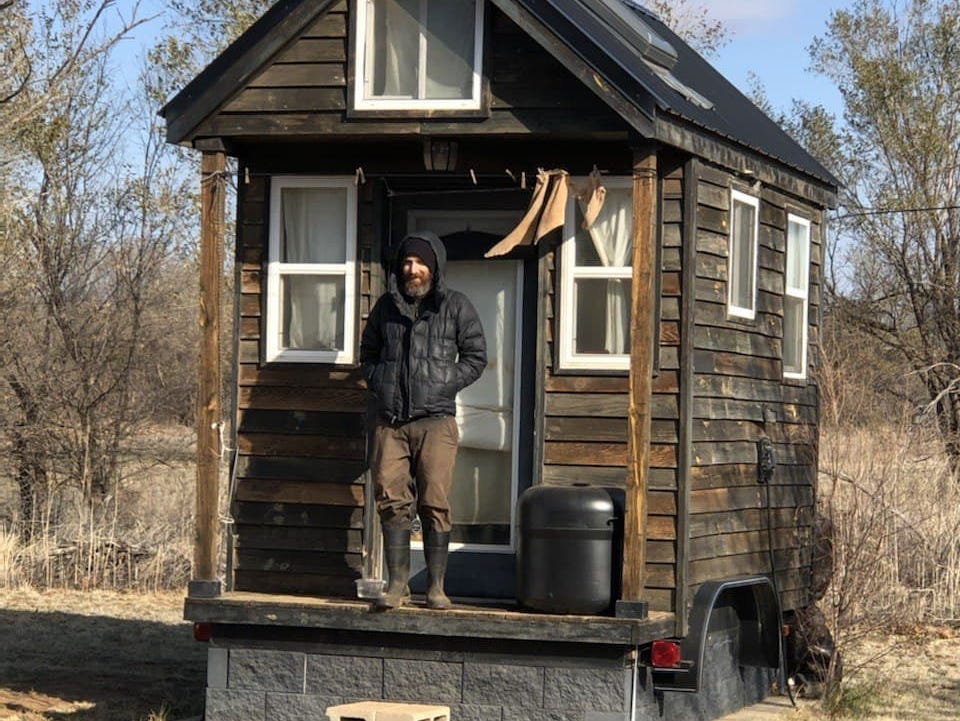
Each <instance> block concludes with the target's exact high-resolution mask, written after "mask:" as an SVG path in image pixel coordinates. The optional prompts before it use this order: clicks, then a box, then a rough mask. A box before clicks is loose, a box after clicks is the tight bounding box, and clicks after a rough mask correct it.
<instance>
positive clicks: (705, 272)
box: [687, 165, 821, 608]
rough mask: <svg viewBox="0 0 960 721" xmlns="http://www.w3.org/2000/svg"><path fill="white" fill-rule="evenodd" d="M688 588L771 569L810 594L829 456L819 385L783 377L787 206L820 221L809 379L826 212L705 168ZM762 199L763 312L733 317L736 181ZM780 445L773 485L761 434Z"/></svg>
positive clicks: (815, 237)
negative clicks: (820, 485)
mask: <svg viewBox="0 0 960 721" xmlns="http://www.w3.org/2000/svg"><path fill="white" fill-rule="evenodd" d="M696 182H697V185H696V193H695V195H696V197H697V208H696V226H697V227H696V229H695V238H696V273H695V278H694V285H695V288H694V293H695V303H694V311H693V315H694V329H693V348H692V352H693V367H694V373H693V393H692V397H693V409H692V411H693V412H692V421H691V428H690V431H689V435H690V437H691V440H692V448H691V454H692V458H691V472H690V479H689V483H690V490H689V503H690V505H689V520H688V522H689V534H690V538H689V546H688V549H687V554H688V565H687V571H688V583H689V587H688V591H689V592H688V594H687V598H688V599H689V598H692V597H693V593H694V591H695V589H696V588H697V587H698V586H699V585H700V584H701V583H703V582H704V581H706V580H708V579H713V578H724V577H730V576H739V575H744V574H769V573H770V572H771V554H770V548H771V546H772V551H773V554H772V555H773V559H774V563H775V564H776V577H777V582H778V584H779V588H780V590H781V594H782V597H783V602H784V607H785V608H796V607H798V606H802V605H804V604H806V603H807V602H808V600H809V599H808V588H809V580H810V563H811V547H812V545H811V544H812V524H813V516H814V503H815V499H814V493H815V483H816V464H817V416H818V413H817V388H816V386H815V385H814V383H813V382H812V381H810V380H806V381H795V380H784V379H783V377H782V372H783V370H782V341H783V291H784V273H785V262H786V255H785V250H786V230H787V214H788V213H794V214H797V215H800V216H803V217H805V218H807V219H809V220H810V221H811V253H810V255H811V269H810V296H809V297H810V301H811V305H810V309H809V317H810V323H811V329H810V347H809V349H808V359H809V368H808V377H809V375H810V374H811V373H813V372H814V365H815V363H816V361H817V350H816V342H817V340H816V339H817V334H816V328H817V325H818V318H819V307H818V304H817V303H818V299H819V297H820V293H819V289H820V284H819V278H820V257H821V243H820V239H821V225H820V223H821V216H820V212H819V211H818V210H817V209H816V208H814V207H812V206H809V205H805V204H802V203H800V202H798V201H796V200H794V199H792V198H789V197H787V196H785V195H783V194H781V193H778V192H776V191H774V190H772V189H767V188H763V189H761V190H759V192H758V191H756V190H751V188H750V187H749V186H744V185H743V184H741V183H738V182H736V181H735V180H734V178H733V177H732V176H730V175H729V174H727V173H725V172H721V171H719V170H717V169H714V168H711V167H709V166H705V165H701V166H700V173H699V177H698V178H697V179H696ZM731 187H734V188H736V189H738V190H741V191H743V192H746V193H748V194H750V195H754V196H758V197H759V198H760V207H759V249H758V262H759V272H758V293H757V313H756V318H755V319H753V320H744V319H741V318H737V319H733V318H728V316H727V312H726V294H727V277H728V267H727V258H728V245H729V228H730V225H729V223H730V189H731ZM763 436H767V437H769V438H770V440H771V441H772V442H773V446H774V451H775V453H776V460H777V464H778V465H777V469H776V472H775V474H774V478H773V482H772V483H771V484H769V485H761V484H759V483H758V481H757V442H758V441H759V440H760V438H761V437H763Z"/></svg>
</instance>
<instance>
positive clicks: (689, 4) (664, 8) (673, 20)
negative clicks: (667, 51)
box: [628, 0, 730, 57]
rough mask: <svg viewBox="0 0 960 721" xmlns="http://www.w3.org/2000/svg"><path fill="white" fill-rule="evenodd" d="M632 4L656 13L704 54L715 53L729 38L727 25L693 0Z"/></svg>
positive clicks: (650, 1) (653, 1)
mask: <svg viewBox="0 0 960 721" xmlns="http://www.w3.org/2000/svg"><path fill="white" fill-rule="evenodd" d="M628 1H629V2H633V0H628ZM636 4H637V5H643V6H645V7H647V8H649V9H650V10H651V11H653V12H654V13H656V14H657V15H658V16H659V17H660V19H661V20H663V22H664V23H665V24H666V25H667V26H669V27H670V28H671V29H672V30H673V31H674V32H675V33H676V34H677V35H679V36H680V37H682V38H683V39H684V40H686V41H687V42H688V43H690V44H691V45H692V46H693V47H694V48H696V49H697V50H699V51H700V52H701V53H703V54H704V55H706V56H708V57H710V56H713V55H716V54H717V52H718V51H719V50H720V48H722V47H723V46H724V45H726V44H727V43H728V42H729V40H730V33H729V31H728V30H727V27H726V26H725V25H724V24H723V23H722V22H720V21H719V20H716V19H715V18H712V17H710V11H709V10H708V9H707V8H706V7H705V6H704V5H701V4H699V3H697V2H695V0H676V1H674V2H671V1H670V0H643V1H642V2H637V3H636Z"/></svg>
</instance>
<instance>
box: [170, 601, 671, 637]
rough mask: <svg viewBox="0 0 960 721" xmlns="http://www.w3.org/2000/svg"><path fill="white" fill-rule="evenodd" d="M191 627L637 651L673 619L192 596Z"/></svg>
mask: <svg viewBox="0 0 960 721" xmlns="http://www.w3.org/2000/svg"><path fill="white" fill-rule="evenodd" d="M184 618H186V619H187V620H188V621H194V622H206V623H214V624H232V625H253V626H288V627H289V626H293V627H301V628H327V629H337V630H344V631H367V632H379V633H407V634H414V635H429V636H446V637H461V638H462V637H467V638H499V639H517V640H529V641H564V642H570V643H596V644H613V645H624V646H635V645H640V644H643V643H648V642H650V641H653V640H656V639H658V638H664V637H667V636H670V635H671V634H672V632H673V629H674V615H673V614H672V613H661V612H651V613H650V617H649V618H647V619H642V620H641V619H626V618H613V617H609V616H579V615H562V614H544V613H530V612H526V611H520V610H518V609H517V608H516V607H512V606H508V605H506V604H504V605H498V606H479V605H467V604H462V603H455V605H454V607H453V608H452V609H450V610H447V611H435V610H430V609H427V608H425V607H423V606H418V605H411V606H405V607H403V608H399V609H394V610H391V611H376V610H373V609H372V606H371V604H369V603H367V602H364V601H353V600H344V599H325V598H308V597H302V596H281V595H272V594H264V593H251V592H239V591H234V592H230V593H224V594H223V595H221V596H219V597H218V598H189V597H188V598H187V599H186V601H185V603H184Z"/></svg>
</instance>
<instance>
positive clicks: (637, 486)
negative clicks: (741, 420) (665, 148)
mask: <svg viewBox="0 0 960 721" xmlns="http://www.w3.org/2000/svg"><path fill="white" fill-rule="evenodd" d="M657 222H658V219H657V148H656V145H655V144H653V143H643V144H642V145H640V146H639V147H637V148H635V149H634V155H633V285H632V293H631V302H630V405H629V437H628V439H627V462H628V468H627V487H626V509H625V510H626V512H625V518H624V538H623V590H622V593H621V596H622V598H621V600H620V601H619V602H618V603H617V613H618V615H638V614H645V612H646V609H645V604H643V603H642V601H643V600H644V585H645V580H646V561H647V558H646V556H647V554H646V540H647V478H648V476H649V472H650V409H651V397H650V395H651V391H652V386H653V354H654V351H655V349H654V347H653V339H654V324H655V323H656V322H657V318H656V313H654V309H655V308H656V307H657V306H656V299H655V297H654V292H655V288H656V270H657V269H656V259H657V248H656V239H657V233H656V227H657ZM638 602H640V603H638ZM631 607H632V610H631Z"/></svg>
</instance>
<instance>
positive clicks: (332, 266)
mask: <svg viewBox="0 0 960 721" xmlns="http://www.w3.org/2000/svg"><path fill="white" fill-rule="evenodd" d="M356 217H357V191H356V187H355V186H354V184H353V178H352V177H349V178H342V177H336V178H334V177H295V176H289V177H282V176H276V177H274V178H272V180H271V183H270V230H269V233H270V235H269V247H268V252H269V256H268V261H267V288H266V293H267V318H266V330H265V333H266V360H267V361H268V362H269V361H288V362H301V363H352V362H353V347H354V337H355V334H356V333H355V329H354V323H355V317H356V312H355V305H356V297H355V296H356V292H355V280H354V279H355V277H356V255H357V253H356V247H357V243H356Z"/></svg>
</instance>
